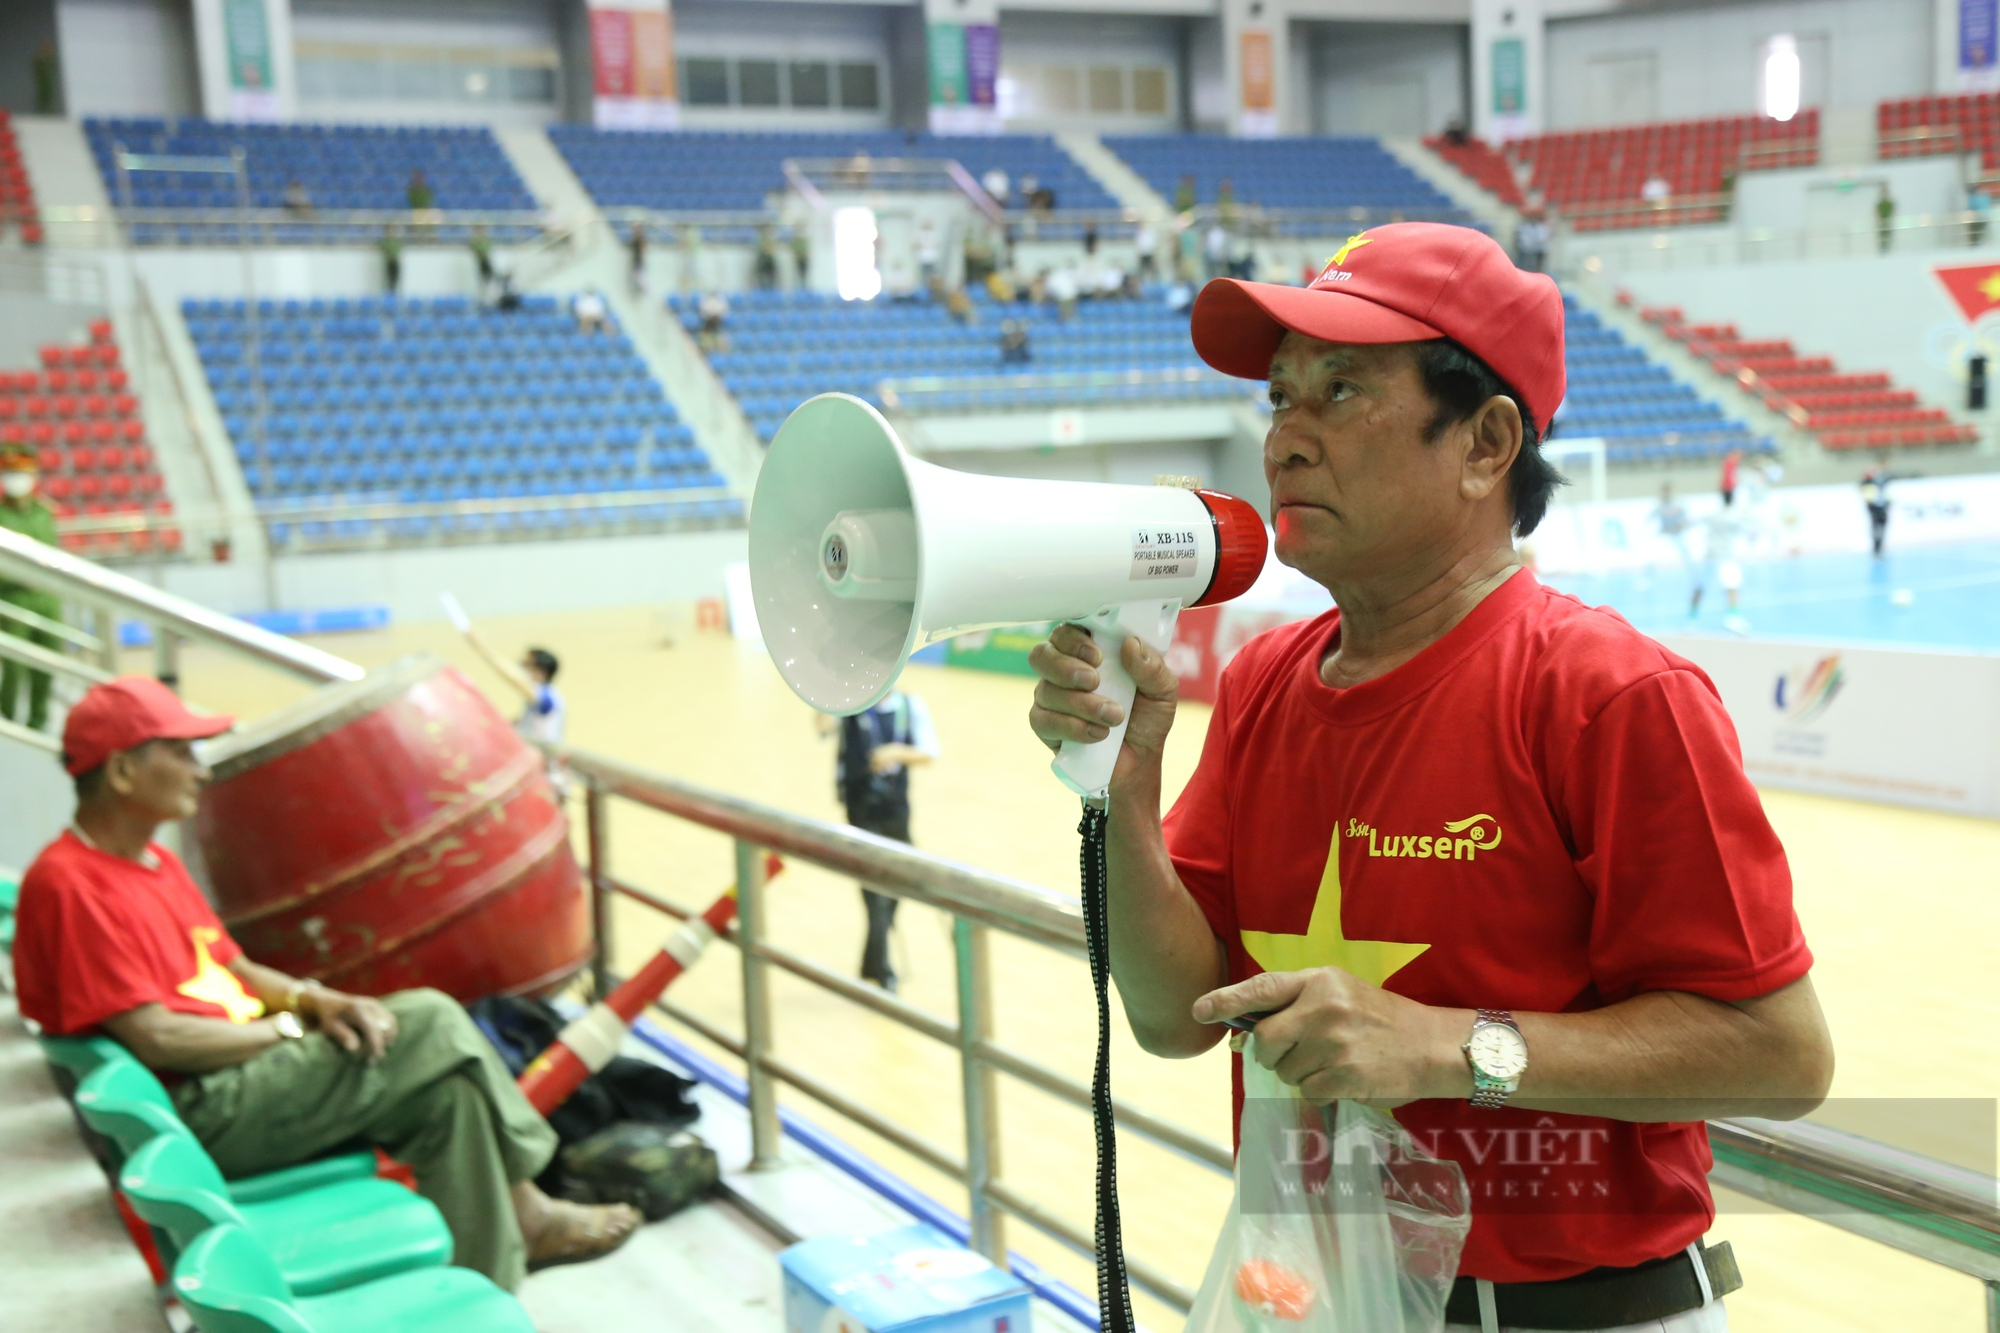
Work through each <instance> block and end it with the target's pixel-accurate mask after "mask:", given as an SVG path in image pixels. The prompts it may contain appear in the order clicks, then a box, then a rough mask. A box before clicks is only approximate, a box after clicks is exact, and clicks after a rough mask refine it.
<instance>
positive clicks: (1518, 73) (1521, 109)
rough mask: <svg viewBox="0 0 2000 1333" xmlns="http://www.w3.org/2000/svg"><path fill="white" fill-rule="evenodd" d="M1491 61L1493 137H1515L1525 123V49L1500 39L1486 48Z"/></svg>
mask: <svg viewBox="0 0 2000 1333" xmlns="http://www.w3.org/2000/svg"><path fill="white" fill-rule="evenodd" d="M1488 50H1489V52H1490V53H1491V58H1492V61H1493V131H1494V133H1493V137H1494V138H1496V139H1515V138H1519V137H1520V136H1521V134H1522V133H1523V132H1524V131H1525V128H1526V126H1527V121H1528V48H1527V44H1526V43H1525V42H1523V41H1522V40H1521V39H1520V38H1519V37H1502V38H1500V39H1498V40H1497V41H1495V42H1494V43H1493V45H1492V46H1491V47H1489V48H1488Z"/></svg>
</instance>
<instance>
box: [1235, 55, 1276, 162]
mask: <svg viewBox="0 0 2000 1333" xmlns="http://www.w3.org/2000/svg"><path fill="white" fill-rule="evenodd" d="M1237 51H1238V55H1239V57H1240V64H1239V68H1240V69H1241V70H1242V74H1241V77H1240V78H1239V80H1238V82H1239V84H1240V85H1241V88H1242V97H1241V103H1240V110H1239V113H1238V116H1237V132H1238V133H1239V134H1241V135H1242V136H1243V137H1244V138H1262V139H1267V138H1270V137H1271V136H1272V135H1275V134H1276V133H1277V132H1278V66H1277V52H1276V49H1275V46H1274V44H1273V42H1272V41H1271V33H1270V30H1269V29H1267V28H1245V29H1243V31H1242V32H1240V33H1238V34H1237Z"/></svg>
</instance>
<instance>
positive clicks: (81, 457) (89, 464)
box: [69, 449, 97, 472]
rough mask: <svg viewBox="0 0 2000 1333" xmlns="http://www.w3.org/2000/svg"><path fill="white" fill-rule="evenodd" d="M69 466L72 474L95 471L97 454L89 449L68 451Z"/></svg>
mask: <svg viewBox="0 0 2000 1333" xmlns="http://www.w3.org/2000/svg"><path fill="white" fill-rule="evenodd" d="M69 466H70V470H71V471H72V472H93V471H95V470H96V469H97V453H96V451H95V450H91V449H72V450H70V451H69Z"/></svg>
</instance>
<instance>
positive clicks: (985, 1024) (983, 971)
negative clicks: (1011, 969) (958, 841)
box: [951, 916, 1007, 1268]
mask: <svg viewBox="0 0 2000 1333" xmlns="http://www.w3.org/2000/svg"><path fill="white" fill-rule="evenodd" d="M951 939H952V951H953V954H954V961H955V962H956V964H957V974H958V1067H959V1074H960V1078H961V1080H962V1083H963V1093H964V1101H965V1184H966V1190H967V1192H968V1193H969V1194H970V1196H971V1209H970V1212H971V1217H972V1236H971V1244H972V1248H973V1249H974V1250H975V1251H977V1252H978V1253H980V1254H983V1255H985V1256H986V1257H987V1258H988V1259H991V1260H992V1261H993V1262H994V1263H996V1264H998V1265H1000V1266H1001V1267H1002V1268H1005V1267H1006V1266H1007V1238H1006V1234H1005V1227H1004V1218H1003V1217H1002V1216H1001V1213H1000V1210H999V1209H997V1208H995V1207H994V1206H993V1200H992V1197H991V1193H990V1189H989V1187H990V1186H991V1185H992V1184H993V1183H994V1181H995V1179H996V1178H997V1177H998V1176H999V1174H1000V1102H999V1096H998V1088H997V1086H996V1085H997V1080H996V1079H995V1078H994V1075H993V1066H991V1065H990V1064H988V1063H987V1062H986V1061H985V1060H983V1059H981V1058H980V1057H979V1054H978V1050H979V1044H980V1043H981V1042H984V1041H988V1040H990V1039H991V1038H992V1036H993V969H992V966H991V964H990V962H989V952H988V948H987V932H986V927H985V926H982V925H980V924H978V923H977V922H973V921H968V920H966V919H965V918H964V917H962V916H953V917H952V919H951Z"/></svg>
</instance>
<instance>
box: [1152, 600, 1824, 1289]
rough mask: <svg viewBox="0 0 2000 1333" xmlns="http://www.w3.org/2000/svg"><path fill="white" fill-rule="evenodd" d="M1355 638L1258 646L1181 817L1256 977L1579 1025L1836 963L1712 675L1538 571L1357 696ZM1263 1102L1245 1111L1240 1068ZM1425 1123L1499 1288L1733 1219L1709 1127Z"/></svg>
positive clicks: (1420, 1121)
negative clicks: (1589, 1014)
mask: <svg viewBox="0 0 2000 1333" xmlns="http://www.w3.org/2000/svg"><path fill="white" fill-rule="evenodd" d="M1339 624H1340V618H1339V612H1338V611H1333V612H1329V613H1327V614H1326V615H1323V616H1320V617H1319V618H1317V619H1315V620H1311V621H1305V622H1302V623H1299V624H1295V625H1286V626H1283V627H1282V628H1279V629H1275V630H1271V631H1269V632H1268V633H1265V634H1262V635H1260V636H1258V637H1257V638H1256V639H1253V640H1252V641H1251V642H1250V643H1249V644H1247V645H1246V646H1245V647H1244V648H1243V650H1242V651H1241V652H1240V653H1239V654H1238V655H1237V657H1236V659H1235V660H1234V661H1233V662H1232V663H1231V664H1230V666H1229V669H1228V670H1227V671H1226V672H1225V673H1224V674H1223V677H1222V682H1221V688H1220V693H1219V695H1218V698H1217V702H1216V705H1215V714H1214V718H1213V720H1212V721H1211V722H1210V723H1209V730H1208V740H1207V743H1206V745H1205V746H1204V748H1203V750H1202V756H1201V763H1200V765H1199V766H1198V767H1197V768H1196V770H1195V774H1194V777H1193V778H1192V779H1191V780H1190V781H1189V783H1188V786H1187V789H1186V790H1185V791H1184V792H1183V793H1182V794H1181V798H1180V800H1179V801H1178V802H1177V803H1176V804H1175V806H1174V808H1173V810H1172V812H1171V813H1170V814H1169V815H1168V816H1167V819H1166V834H1167V846H1168V848H1169V849H1170V850H1171V852H1172V855H1173V860H1174V865H1175V868H1176V869H1177V870H1178V871H1179V872H1180V877H1181V880H1182V882H1183V883H1184V884H1186V885H1187V887H1188V890H1189V892H1190V893H1192V894H1193V895H1194V898H1195V900H1196V901H1197V902H1198V903H1200V904H1201V907H1202V910H1203V911H1204V912H1205V913H1206V914H1207V916H1208V920H1209V924H1210V926H1211V927H1212V928H1213V929H1214V931H1215V933H1216V935H1217V936H1218V937H1219V938H1220V939H1222V940H1224V941H1225V942H1226V943H1227V945H1228V949H1229V959H1230V975H1231V979H1232V980H1242V979H1243V978H1245V977H1249V976H1253V975H1255V974H1256V973H1257V972H1259V971H1263V970H1267V969H1268V970H1272V971H1286V970H1293V969H1298V968H1305V967H1315V966H1323V965H1326V964H1339V965H1341V966H1344V967H1346V968H1347V970H1349V971H1351V972H1354V973H1355V974H1356V975H1358V976H1361V977H1363V978H1365V979H1366V980H1369V981H1371V982H1375V983H1376V984H1382V985H1386V988H1387V989H1389V990H1391V991H1394V992H1395V993H1397V994H1399V995H1405V996H1408V997H1410V998H1411V999H1414V1000H1418V1001H1421V1002H1423V1003H1425V1004H1431V1005H1438V1006H1444V1007H1452V1008H1468V1009H1474V1008H1484V1009H1509V1010H1519V1011H1522V1012H1527V1013H1571V1012H1578V1011H1583V1010H1590V1009H1597V1008H1601V1007H1603V1006H1605V1005H1609V1004H1615V1003H1617V1002H1618V1001H1620V1000H1624V999H1626V998H1628V997H1630V996H1633V995H1636V994H1638V993H1640V992H1642V991H1649V990H1678V991H1690V992H1693V993H1694V994H1697V995H1705V996H1709V997H1711V998H1713V999H1717V1000H1741V999H1747V998H1750V997H1753V996H1758V995H1763V994H1767V993H1768V992H1770V991H1773V990H1776V989H1778V988H1779V987H1781V986H1784V985H1786V984H1788V983H1790V982H1792V981H1795V980H1797V979H1798V978H1799V977H1801V976H1803V975H1805V973H1806V971H1807V970H1808V969H1809V968H1810V967H1811V965H1812V958H1811V955H1810V954H1809V953H1808V952H1807V950H1806V943H1805V938H1804V936H1803V934H1802V933H1801V932H1800V929H1799V923H1798V918H1797V917H1796V916H1795V915H1794V913H1793V911H1792V892H1791V873H1790V870H1789V869H1788V867H1787V866H1786V863H1785V854H1784V849H1783V848H1782V847H1781V846H1780V845H1779V843H1778V838H1777V835H1776V834H1775V833H1773V832H1772V830H1771V826H1770V824H1769V823H1768V822H1767V821H1766V820H1765V818H1764V810H1763V806H1762V805H1761V803H1760V802H1759V801H1758V798H1757V793H1756V792H1755V790H1754V789H1752V787H1751V785H1750V782H1749V780H1748V779H1747V778H1746V777H1745V776H1744V774H1743V763H1742V756H1741V753H1740V751H1739V749H1738V747H1737V743H1736V733H1735V731H1734V730H1733V729H1732V728H1731V726H1730V722H1729V718H1728V715H1727V714H1726V713H1724V711H1723V708H1722V703H1721V701H1720V699H1719V698H1718V697H1717V695H1716V692H1715V687H1714V686H1713V685H1712V684H1710V683H1709V680H1708V677H1707V676H1705V675H1703V674H1702V672H1701V670H1700V668H1698V667H1696V666H1695V665H1694V664H1693V663H1691V662H1688V661H1686V660H1685V659H1683V658H1680V657H1676V656H1675V655H1674V654H1672V653H1670V652H1668V651H1667V650H1666V649H1665V648H1663V647H1661V646H1660V645H1659V644H1657V643H1655V642H1653V641H1652V640H1650V639H1648V638H1646V637H1645V636H1643V635H1641V634H1640V633H1639V632H1638V631H1637V630H1635V629H1633V628H1632V627H1631V626H1630V625H1628V624H1627V623H1626V622H1625V621H1624V620H1623V619H1622V618H1620V617H1619V616H1618V615H1617V614H1616V613H1614V612H1612V611H1609V610H1604V609H1598V610H1592V609H1590V608H1588V607H1586V606H1584V605H1583V604H1582V603H1581V602H1579V601H1577V600H1576V599H1575V598H1573V597H1568V596H1565V595H1563V594H1561V593H1557V592H1555V591H1553V590H1551V589H1548V588H1544V587H1543V586H1542V585H1541V584H1539V583H1537V582H1536V581H1535V579H1534V576H1533V575H1532V574H1529V573H1528V572H1526V571H1522V572H1521V573H1519V574H1517V575H1515V576H1514V577H1513V578H1512V579H1509V580H1508V581H1507V582H1506V583H1505V584H1504V585H1502V586H1501V587H1500V588H1499V589H1498V590H1496V591H1495V592H1493V593H1492V594H1491V595H1490V596H1488V597H1487V598H1486V600H1485V601H1483V602H1481V603H1480V604H1479V606H1478V607H1476V608H1475V609H1474V610H1473V612H1472V614H1471V615H1469V616H1467V617H1466V618H1465V620H1464V621H1463V622H1461V623H1460V624H1459V625H1458V626H1457V627H1456V628H1455V629H1453V630H1452V631H1451V633H1449V634H1447V635H1445V637H1444V638H1442V639H1441V640H1439V641H1438V642H1437V643H1435V644H1433V645H1431V646H1430V647H1429V648H1427V649H1425V650H1424V651H1423V652H1422V653H1419V654H1418V655H1417V656H1416V657H1415V658H1413V659H1412V660H1411V661H1409V662H1407V663H1405V664H1404V665H1402V666H1400V667H1398V668H1396V669H1395V670H1394V671H1391V672H1389V673H1388V674H1387V675H1384V676H1381V677H1378V678H1377V679H1375V680H1371V681H1368V682H1365V683H1363V684H1360V685H1356V686H1353V687H1352V688H1349V689H1344V690H1335V689H1331V688H1329V687H1328V686H1327V685H1326V684H1325V683H1324V682H1322V681H1321V679H1320V676H1319V665H1320V662H1321V660H1322V659H1323V658H1324V657H1325V655H1326V653H1327V651H1328V649H1329V648H1330V647H1331V645H1332V644H1333V642H1334V639H1335V637H1336V635H1337V634H1338V632H1339ZM1378 942H1381V943H1378ZM1533 1057H1534V1052H1533V1050H1532V1048H1531V1049H1530V1051H1529V1059H1530V1060H1531V1061H1532V1060H1533ZM1236 1096H1237V1109H1238V1113H1239V1114H1240V1113H1241V1099H1242V1083H1241V1078H1240V1071H1239V1078H1238V1080H1237V1084H1236ZM1396 1115H1397V1118H1398V1119H1399V1120H1400V1121H1401V1122H1402V1123H1403V1125H1404V1126H1405V1127H1407V1128H1408V1129H1410V1130H1411V1131H1412V1132H1413V1133H1414V1134H1415V1135H1416V1136H1417V1138H1418V1140H1419V1141H1420V1142H1421V1143H1423V1144H1424V1145H1425V1146H1426V1147H1427V1148H1429V1149H1430V1150H1431V1151H1432V1152H1434V1153H1436V1154H1437V1155H1439V1156H1442V1157H1449V1158H1452V1159H1453V1160H1456V1161H1458V1162H1459V1163H1460V1164H1461V1165H1462V1166H1463V1167H1464V1169H1465V1173H1466V1179H1467V1182H1468V1183H1469V1185H1470V1186H1471V1190H1472V1205H1473V1214H1474V1217H1473V1227H1472V1233H1471V1236H1470V1238H1469V1239H1468V1241H1467V1243H1466V1247H1465V1252H1464V1256H1463V1261H1462V1263H1461V1265H1460V1271H1461V1272H1462V1273H1466V1274H1469V1275H1471V1276H1474V1277H1483V1278H1489V1279H1491V1280H1493V1281H1496V1282H1528V1281H1545V1280H1550V1279H1555V1278H1562V1277H1568V1276H1571V1275H1573V1274H1575V1273H1579V1272H1582V1271H1584V1270H1585V1269H1588V1268H1593V1267H1597V1266H1599V1265H1604V1264H1615V1265H1629V1264H1636V1263H1641V1262H1644V1261H1646V1260H1648V1259H1656V1258H1660V1257H1663V1256H1665V1255H1669V1254H1672V1253H1673V1252H1674V1251H1675V1250H1678V1249H1682V1248H1685V1247H1686V1246H1687V1245H1688V1244H1689V1243H1690V1242H1692V1241H1694V1240H1696V1239H1698V1238H1699V1237H1700V1236H1701V1235H1702V1234H1703V1232H1705V1231H1706V1230H1707V1227H1708V1224H1709V1222H1710V1221H1711V1220H1712V1218H1713V1216H1714V1212H1715V1206H1714V1203H1713V1201H1712V1199H1711V1198H1710V1196H1709V1191H1708V1179H1707V1175H1708V1168H1709V1165H1710V1157H1709V1150H1708V1135H1707V1130H1706V1128H1705V1127H1704V1126H1703V1125H1702V1124H1700V1123H1699V1122H1696V1123H1687V1124H1633V1123H1629V1122H1624V1121H1615V1120H1605V1119H1600V1118H1597V1117H1586V1116H1575V1115H1554V1114H1549V1113H1546V1112H1542V1111H1529V1110H1522V1109H1518V1108H1513V1107H1507V1108H1502V1109H1500V1110H1497V1111H1489V1110H1477V1109H1474V1108H1473V1107H1471V1106H1470V1105H1469V1104H1467V1103H1466V1102H1464V1101H1458V1100H1452V1101H1440V1100H1427V1101H1419V1102H1413V1103H1411V1104H1410V1105H1408V1106H1406V1107H1404V1108H1402V1109H1401V1110H1399V1111H1398V1112H1397V1113H1396Z"/></svg>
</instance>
